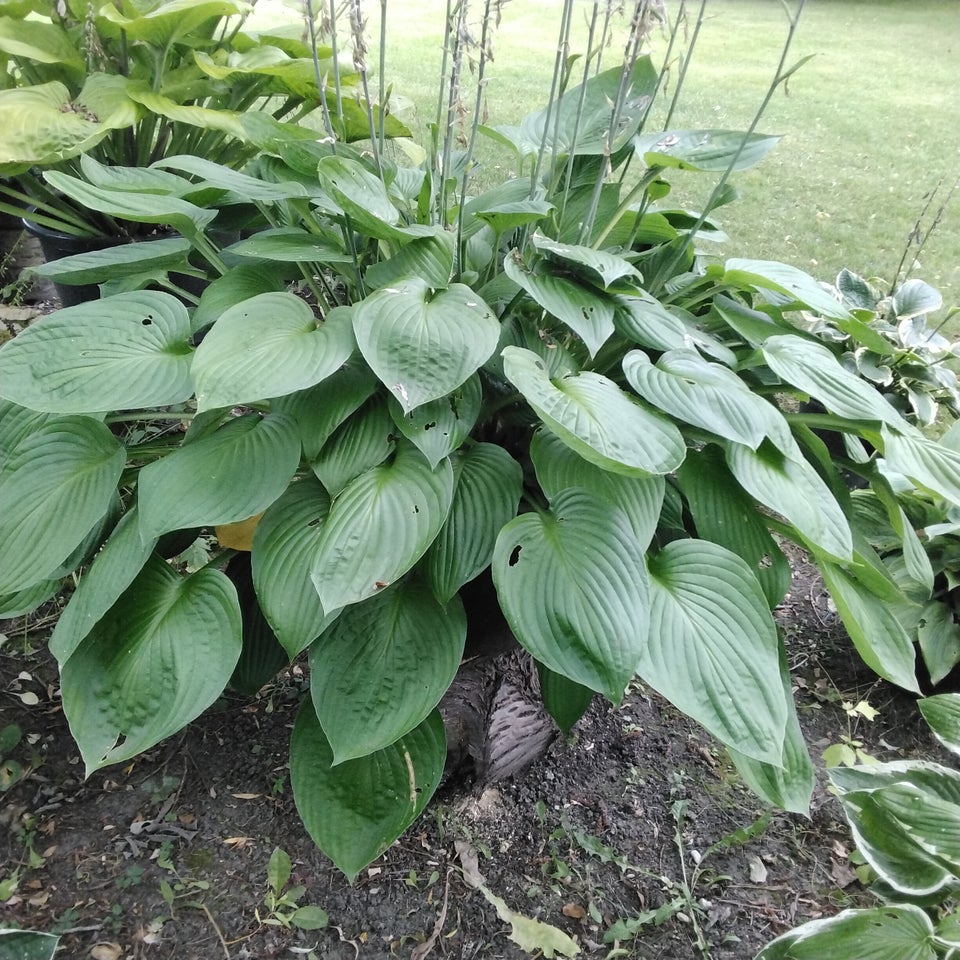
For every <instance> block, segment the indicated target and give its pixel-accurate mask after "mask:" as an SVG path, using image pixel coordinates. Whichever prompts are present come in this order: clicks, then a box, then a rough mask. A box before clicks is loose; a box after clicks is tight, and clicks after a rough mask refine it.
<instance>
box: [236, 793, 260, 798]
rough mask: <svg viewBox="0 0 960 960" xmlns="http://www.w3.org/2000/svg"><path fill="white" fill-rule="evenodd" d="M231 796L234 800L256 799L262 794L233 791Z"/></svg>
mask: <svg viewBox="0 0 960 960" xmlns="http://www.w3.org/2000/svg"><path fill="white" fill-rule="evenodd" d="M230 796H231V797H233V799H234V800H256V799H257V798H258V797H259V796H260V794H259V793H231V794H230Z"/></svg>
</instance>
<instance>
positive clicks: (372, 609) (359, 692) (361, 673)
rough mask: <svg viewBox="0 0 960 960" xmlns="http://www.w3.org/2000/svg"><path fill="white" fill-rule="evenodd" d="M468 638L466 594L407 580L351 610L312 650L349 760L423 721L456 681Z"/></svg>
mask: <svg viewBox="0 0 960 960" xmlns="http://www.w3.org/2000/svg"><path fill="white" fill-rule="evenodd" d="M466 636H467V618H466V615H465V614H464V611H463V604H461V603H460V600H459V598H457V599H454V600H453V601H451V602H450V603H448V604H446V606H443V605H441V604H440V603H439V602H438V601H437V600H436V599H435V598H434V596H433V594H432V593H431V592H430V589H429V588H428V587H427V586H426V585H425V584H421V583H418V582H416V581H409V580H408V581H405V582H404V583H401V584H398V585H397V586H396V587H393V588H390V589H388V590H384V591H383V592H381V593H380V594H378V595H377V596H375V597H370V599H368V600H367V601H366V602H364V603H358V604H354V605H353V606H352V607H349V608H348V609H347V610H345V611H344V612H343V613H342V614H341V616H340V618H339V619H338V620H337V622H336V623H335V624H334V625H333V626H332V627H331V628H330V629H329V630H328V631H327V632H326V633H325V634H324V635H323V637H321V638H320V640H318V641H317V642H316V643H315V644H313V646H312V647H311V648H310V675H311V677H312V680H311V683H310V695H311V697H312V698H313V705H314V708H315V709H316V712H317V717H318V718H319V720H320V725H321V726H322V727H323V732H324V733H325V734H326V737H327V740H328V742H329V743H330V748H331V750H332V751H333V762H334V763H335V764H339V763H342V762H343V761H344V760H353V759H355V758H356V757H364V756H367V754H371V753H374V752H376V751H377V750H382V749H383V748H384V747H388V746H390V744H391V743H393V742H394V741H396V740H398V739H399V738H400V737H402V736H404V735H405V734H407V733H409V732H410V731H411V730H413V728H414V727H416V726H418V725H419V724H420V723H422V722H423V721H424V720H425V719H426V718H427V716H428V715H429V714H430V712H431V711H432V710H433V709H434V707H436V706H437V704H438V703H439V702H440V698H441V697H442V696H443V695H444V693H445V692H446V690H447V688H448V687H449V686H450V683H451V681H452V680H453V677H454V675H455V674H456V672H457V668H458V667H459V666H460V660H461V658H462V657H463V646H464V641H465V639H466Z"/></svg>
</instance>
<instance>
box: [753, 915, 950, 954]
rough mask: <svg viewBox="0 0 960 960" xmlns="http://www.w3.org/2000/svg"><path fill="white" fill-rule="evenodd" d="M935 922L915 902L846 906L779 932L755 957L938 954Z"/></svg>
mask: <svg viewBox="0 0 960 960" xmlns="http://www.w3.org/2000/svg"><path fill="white" fill-rule="evenodd" d="M933 933H934V930H933V923H932V921H931V920H930V918H929V917H928V916H927V915H926V913H924V912H923V910H921V909H920V908H919V907H915V906H913V905H912V904H909V903H904V904H886V905H884V906H882V907H871V908H867V909H861V910H841V911H840V913H838V914H835V915H834V916H832V917H827V918H826V919H823V920H811V921H809V922H808V923H804V924H802V925H801V926H799V927H795V928H794V929H793V930H790V931H789V932H787V933H785V934H783V935H782V936H779V937H777V939H776V940H773V941H771V942H770V943H768V944H767V945H766V946H765V947H764V948H763V949H762V950H761V951H760V953H758V954H757V957H756V960H827V958H828V957H830V958H837V960H840V958H846V960H852V958H854V957H856V958H858V960H935V958H936V956H937V952H936V950H935V949H934V946H933V942H932V938H933Z"/></svg>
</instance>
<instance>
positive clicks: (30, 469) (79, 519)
mask: <svg viewBox="0 0 960 960" xmlns="http://www.w3.org/2000/svg"><path fill="white" fill-rule="evenodd" d="M125 459H126V454H125V451H124V448H123V447H122V446H121V445H120V443H119V442H118V441H117V439H116V438H115V437H114V436H113V434H112V433H111V432H110V430H109V428H108V427H106V426H104V425H103V424H102V423H99V422H98V421H96V420H93V419H91V418H90V417H57V418H54V419H51V420H48V421H47V422H46V423H42V424H40V425H38V426H37V427H36V428H35V429H34V430H33V431H32V432H31V433H28V434H26V435H25V436H23V438H22V439H21V440H20V442H19V443H18V444H17V445H16V446H15V447H14V448H13V450H12V451H11V452H10V455H9V457H8V458H7V460H6V461H5V462H4V464H3V465H2V468H0V487H2V489H3V509H2V510H0V542H2V543H3V563H2V564H0V594H4V593H13V592H15V591H18V590H22V589H23V588H25V587H28V586H31V585H32V584H34V583H36V582H37V581H38V580H43V579H45V578H46V577H47V576H48V575H49V574H51V572H52V571H53V570H55V569H56V567H57V566H58V565H59V564H60V563H62V562H63V561H64V560H65V559H66V558H67V557H68V556H69V555H70V554H71V553H72V552H73V550H74V549H75V548H76V547H77V546H78V545H79V544H80V543H81V542H82V541H83V539H84V537H86V535H87V533H88V532H89V531H90V530H91V529H92V528H93V526H94V524H96V523H97V522H98V521H99V520H100V519H101V518H102V517H103V516H104V514H106V512H107V510H108V509H109V507H110V504H111V501H112V500H113V499H114V497H116V492H117V482H118V481H119V479H120V474H121V472H122V471H123V465H124V461H125Z"/></svg>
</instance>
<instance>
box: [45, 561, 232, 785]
mask: <svg viewBox="0 0 960 960" xmlns="http://www.w3.org/2000/svg"><path fill="white" fill-rule="evenodd" d="M240 634H241V624H240V609H239V606H238V604H237V595H236V591H235V590H234V588H233V585H232V584H231V583H230V581H229V580H228V579H227V577H226V576H225V575H224V574H222V573H221V572H220V571H218V570H214V569H212V568H205V569H203V570H200V571H198V572H197V573H195V574H194V575H193V576H191V577H188V578H186V579H183V578H181V577H180V576H178V575H177V573H176V572H175V571H174V570H173V568H172V567H170V566H169V565H168V564H167V563H166V562H164V561H163V560H161V559H160V558H159V557H156V556H154V557H153V558H152V559H151V560H150V561H148V563H147V565H146V567H144V569H143V570H142V571H141V572H140V574H139V575H138V576H137V578H136V579H135V580H134V582H133V583H132V584H131V585H130V587H129V588H128V589H127V590H126V591H125V593H124V594H123V596H122V597H121V598H120V600H119V601H118V602H117V603H116V604H115V605H114V606H113V608H112V609H111V610H110V612H109V613H108V614H107V615H106V616H104V617H103V618H102V619H101V620H100V622H99V623H97V625H96V626H95V627H94V628H93V629H92V630H91V631H90V633H89V634H88V636H87V638H86V639H85V640H84V641H83V643H81V644H80V646H79V647H77V649H76V650H75V651H74V653H73V655H72V656H71V657H70V659H69V660H67V661H66V663H64V664H63V666H62V668H61V674H60V676H61V683H62V688H63V709H64V712H65V713H66V715H67V719H68V721H69V722H70V731H71V733H72V734H73V736H74V739H76V741H77V744H78V745H79V747H80V753H81V754H82V756H83V761H84V764H85V766H86V770H87V774H88V775H89V774H90V773H92V772H93V771H94V770H99V769H100V768H101V767H104V766H106V765H108V764H111V763H117V762H119V761H121V760H128V759H130V758H131V757H134V756H136V755H137V754H138V753H142V752H143V751H144V750H146V749H148V748H149V747H152V746H153V745H154V744H155V743H157V742H159V741H160V740H162V739H163V738H164V737H168V736H170V735H171V734H173V733H176V732H177V731H178V730H179V729H180V728H181V727H183V726H184V725H185V724H187V723H189V722H190V721H191V720H193V719H194V718H196V717H197V716H199V715H200V714H201V713H202V712H203V711H204V710H205V709H206V708H207V707H208V706H210V704H211V703H213V701H214V700H216V698H217V697H218V696H219V695H220V693H221V692H222V691H223V688H224V687H225V686H226V684H227V681H228V680H229V679H230V675H231V673H233V668H234V667H235V666H236V663H237V659H238V658H239V656H240V643H241V641H240Z"/></svg>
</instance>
